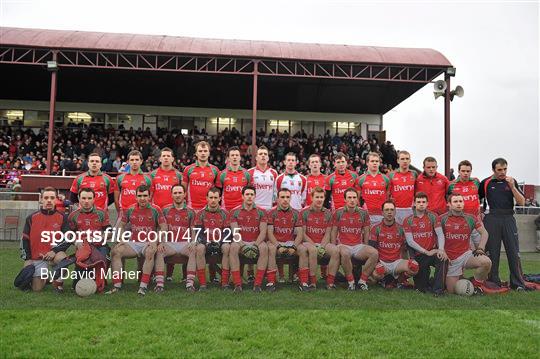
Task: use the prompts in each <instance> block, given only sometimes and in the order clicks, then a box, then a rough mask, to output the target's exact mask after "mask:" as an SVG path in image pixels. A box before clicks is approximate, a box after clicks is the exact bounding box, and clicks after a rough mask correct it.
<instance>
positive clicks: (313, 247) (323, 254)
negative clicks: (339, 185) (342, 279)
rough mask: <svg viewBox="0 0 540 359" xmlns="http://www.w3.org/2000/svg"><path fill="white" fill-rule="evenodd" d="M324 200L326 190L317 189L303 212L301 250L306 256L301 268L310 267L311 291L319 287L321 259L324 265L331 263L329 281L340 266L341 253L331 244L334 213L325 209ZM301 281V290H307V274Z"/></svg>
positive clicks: (328, 274)
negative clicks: (318, 274) (318, 264)
mask: <svg viewBox="0 0 540 359" xmlns="http://www.w3.org/2000/svg"><path fill="white" fill-rule="evenodd" d="M324 200H325V192H324V189H322V188H321V187H315V188H314V189H313V191H312V192H311V205H310V206H309V207H306V208H304V209H303V210H302V224H303V225H304V226H303V232H304V242H303V243H302V246H301V247H300V248H303V249H302V251H305V255H303V256H302V255H301V256H300V263H299V267H300V270H302V268H305V267H306V266H309V278H310V282H311V284H310V287H309V288H310V289H314V288H316V285H317V276H316V273H317V260H318V259H319V258H320V260H321V261H323V262H324V263H328V260H329V261H330V262H329V263H328V270H327V277H326V278H327V280H328V278H329V277H330V278H335V276H336V272H337V270H338V266H339V251H338V249H337V247H336V246H335V245H334V244H333V243H330V236H331V232H332V212H331V211H330V210H329V209H326V208H324V206H323V205H324ZM300 248H299V251H300ZM306 259H307V263H306ZM301 273H302V272H301ZM300 280H301V283H300V285H301V286H300V288H301V290H304V289H306V286H307V283H306V282H305V274H304V278H302V276H300ZM302 280H304V282H302ZM328 288H329V289H332V288H335V285H334V283H333V281H332V283H331V284H329V285H328Z"/></svg>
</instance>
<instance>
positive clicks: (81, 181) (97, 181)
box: [69, 153, 116, 211]
mask: <svg viewBox="0 0 540 359" xmlns="http://www.w3.org/2000/svg"><path fill="white" fill-rule="evenodd" d="M101 165H102V163H101V156H100V155H99V154H97V153H91V154H89V155H88V171H87V172H84V173H81V174H80V175H78V176H77V177H76V178H75V179H74V180H73V183H72V184H71V188H70V190H69V191H70V193H71V198H70V199H71V202H73V203H77V202H78V200H79V191H80V190H81V188H91V189H93V190H94V193H95V205H96V207H97V208H98V209H101V210H104V211H106V210H107V207H108V206H109V204H110V203H113V202H114V191H115V190H116V182H115V181H113V179H112V178H111V177H110V176H109V175H108V174H106V173H103V172H101Z"/></svg>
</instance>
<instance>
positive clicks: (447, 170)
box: [444, 73, 450, 179]
mask: <svg viewBox="0 0 540 359" xmlns="http://www.w3.org/2000/svg"><path fill="white" fill-rule="evenodd" d="M444 81H446V91H445V92H444V175H445V176H446V177H447V178H448V179H450V75H449V74H448V73H445V74H444Z"/></svg>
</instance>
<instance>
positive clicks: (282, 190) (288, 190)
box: [277, 188, 291, 197]
mask: <svg viewBox="0 0 540 359" xmlns="http://www.w3.org/2000/svg"><path fill="white" fill-rule="evenodd" d="M281 192H289V193H291V190H290V189H288V188H282V189H280V190H279V191H278V193H277V195H278V197H279V194H280V193H281Z"/></svg>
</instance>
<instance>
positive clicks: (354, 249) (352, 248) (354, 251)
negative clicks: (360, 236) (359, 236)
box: [342, 244, 366, 257]
mask: <svg viewBox="0 0 540 359" xmlns="http://www.w3.org/2000/svg"><path fill="white" fill-rule="evenodd" d="M342 246H344V247H345V248H347V249H348V250H349V253H350V254H351V257H354V256H356V254H357V253H358V252H360V251H361V250H362V249H364V248H365V247H366V245H365V244H356V245H354V246H348V245H346V244H342Z"/></svg>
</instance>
